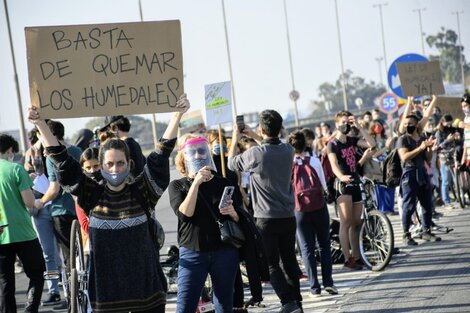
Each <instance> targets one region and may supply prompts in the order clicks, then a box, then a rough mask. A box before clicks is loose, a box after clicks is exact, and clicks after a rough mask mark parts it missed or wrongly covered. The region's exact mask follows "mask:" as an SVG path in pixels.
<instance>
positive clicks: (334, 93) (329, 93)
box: [312, 70, 386, 116]
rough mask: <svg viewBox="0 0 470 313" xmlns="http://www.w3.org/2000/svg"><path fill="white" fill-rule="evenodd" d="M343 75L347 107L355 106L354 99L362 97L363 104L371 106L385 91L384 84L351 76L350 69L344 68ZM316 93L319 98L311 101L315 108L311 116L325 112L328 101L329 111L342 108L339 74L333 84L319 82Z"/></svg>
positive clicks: (341, 88)
mask: <svg viewBox="0 0 470 313" xmlns="http://www.w3.org/2000/svg"><path fill="white" fill-rule="evenodd" d="M344 75H345V80H346V97H347V100H348V108H351V109H352V108H356V104H355V100H356V99H357V98H361V99H362V101H363V106H371V105H373V103H374V100H375V99H376V98H378V97H379V96H380V95H381V94H383V93H384V92H385V91H386V89H385V87H384V86H382V85H380V84H376V83H375V82H374V81H370V82H367V81H366V79H365V78H362V77H359V76H353V72H352V71H350V70H346V72H345V73H344ZM318 94H319V96H320V99H321V100H315V101H313V103H312V104H313V105H314V106H315V110H314V111H313V112H312V116H314V115H317V114H319V113H321V114H324V113H326V112H327V111H328V108H327V106H326V104H327V103H328V102H329V103H330V105H331V108H330V109H331V112H339V111H341V110H343V109H344V101H343V85H342V82H341V75H340V77H339V78H338V79H337V80H336V82H335V83H334V84H332V83H329V82H325V83H323V84H321V85H320V87H319V88H318Z"/></svg>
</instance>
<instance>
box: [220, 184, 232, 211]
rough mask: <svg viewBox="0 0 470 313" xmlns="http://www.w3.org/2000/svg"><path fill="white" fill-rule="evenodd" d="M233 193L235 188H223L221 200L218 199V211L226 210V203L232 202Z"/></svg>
mask: <svg viewBox="0 0 470 313" xmlns="http://www.w3.org/2000/svg"><path fill="white" fill-rule="evenodd" d="M234 191H235V187H233V186H227V187H225V189H224V193H223V194H222V198H221V199H220V203H219V209H222V208H226V207H227V206H228V202H229V201H230V200H232V196H233V192H234Z"/></svg>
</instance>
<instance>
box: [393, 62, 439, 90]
mask: <svg viewBox="0 0 470 313" xmlns="http://www.w3.org/2000/svg"><path fill="white" fill-rule="evenodd" d="M396 66H397V70H398V75H399V77H400V82H401V88H402V89H403V94H404V95H405V96H423V95H441V94H444V93H445V90H444V84H443V82H442V76H441V67H440V65H439V61H431V62H405V63H397V64H396Z"/></svg>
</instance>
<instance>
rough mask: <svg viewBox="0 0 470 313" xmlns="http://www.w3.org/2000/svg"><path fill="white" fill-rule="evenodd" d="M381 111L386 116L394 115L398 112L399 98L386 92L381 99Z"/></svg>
mask: <svg viewBox="0 0 470 313" xmlns="http://www.w3.org/2000/svg"><path fill="white" fill-rule="evenodd" d="M379 109H380V111H382V112H384V113H385V114H393V113H395V112H396V111H397V110H398V97H397V96H396V95H395V94H393V93H391V92H386V93H384V94H383V95H382V96H380V99H379Z"/></svg>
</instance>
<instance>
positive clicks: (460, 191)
mask: <svg viewBox="0 0 470 313" xmlns="http://www.w3.org/2000/svg"><path fill="white" fill-rule="evenodd" d="M453 171H454V181H455V189H457V198H458V200H459V204H460V207H461V208H462V209H463V208H464V207H465V194H464V192H463V189H462V182H461V179H462V178H461V173H460V170H459V169H458V168H454V170H453Z"/></svg>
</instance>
